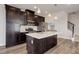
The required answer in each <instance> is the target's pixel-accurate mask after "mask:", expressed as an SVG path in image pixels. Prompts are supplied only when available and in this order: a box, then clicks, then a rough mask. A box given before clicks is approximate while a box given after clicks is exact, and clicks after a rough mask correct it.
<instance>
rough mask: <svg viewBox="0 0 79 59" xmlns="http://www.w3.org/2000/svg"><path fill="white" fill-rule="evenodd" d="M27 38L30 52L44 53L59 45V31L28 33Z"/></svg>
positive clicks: (28, 51)
mask: <svg viewBox="0 0 79 59" xmlns="http://www.w3.org/2000/svg"><path fill="white" fill-rule="evenodd" d="M26 39H27V53H28V54H42V53H44V52H46V51H48V50H49V49H51V48H52V47H54V46H56V45H57V32H52V31H47V32H39V33H38V32H37V33H28V34H26Z"/></svg>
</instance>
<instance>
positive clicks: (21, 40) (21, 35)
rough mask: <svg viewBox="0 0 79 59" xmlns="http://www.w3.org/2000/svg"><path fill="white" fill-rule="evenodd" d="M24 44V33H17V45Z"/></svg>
mask: <svg viewBox="0 0 79 59" xmlns="http://www.w3.org/2000/svg"><path fill="white" fill-rule="evenodd" d="M25 42H26V35H25V33H18V34H17V44H21V43H25Z"/></svg>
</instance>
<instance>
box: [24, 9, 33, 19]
mask: <svg viewBox="0 0 79 59" xmlns="http://www.w3.org/2000/svg"><path fill="white" fill-rule="evenodd" d="M25 13H26V20H34V11H31V10H28V9H26V10H25Z"/></svg>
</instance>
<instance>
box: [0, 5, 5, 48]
mask: <svg viewBox="0 0 79 59" xmlns="http://www.w3.org/2000/svg"><path fill="white" fill-rule="evenodd" d="M5 15H6V13H5V6H4V5H1V4H0V46H4V45H5V41H6V37H5V33H6V32H5V30H6V16H5Z"/></svg>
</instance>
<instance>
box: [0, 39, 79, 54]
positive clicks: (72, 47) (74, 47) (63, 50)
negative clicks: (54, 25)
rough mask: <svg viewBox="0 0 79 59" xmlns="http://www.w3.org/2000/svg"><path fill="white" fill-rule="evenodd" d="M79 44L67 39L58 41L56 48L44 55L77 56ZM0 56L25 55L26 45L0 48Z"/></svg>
mask: <svg viewBox="0 0 79 59" xmlns="http://www.w3.org/2000/svg"><path fill="white" fill-rule="evenodd" d="M78 53H79V42H72V41H71V40H67V39H58V44H57V46H55V47H53V48H51V49H50V50H48V51H47V52H45V53H44V54H78ZM0 54H27V50H26V44H25V43H24V44H20V45H17V46H14V47H10V48H0Z"/></svg>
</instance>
